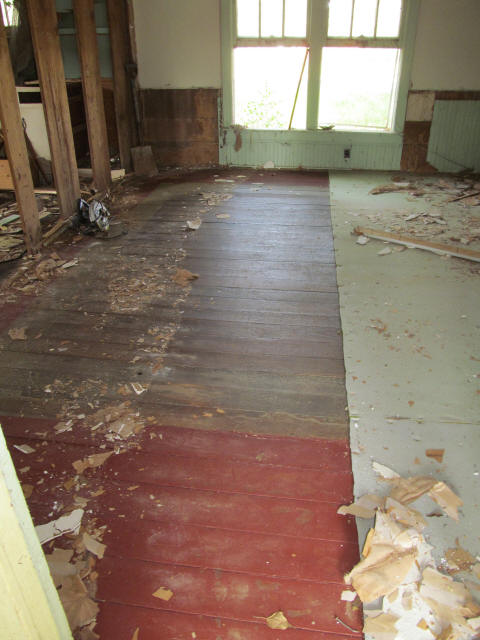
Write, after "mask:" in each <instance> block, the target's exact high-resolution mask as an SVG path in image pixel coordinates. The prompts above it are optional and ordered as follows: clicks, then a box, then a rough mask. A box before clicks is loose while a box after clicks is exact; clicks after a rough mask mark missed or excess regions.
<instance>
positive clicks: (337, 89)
mask: <svg viewBox="0 0 480 640" xmlns="http://www.w3.org/2000/svg"><path fill="white" fill-rule="evenodd" d="M397 60H398V49H363V48H361V49H360V48H348V49H347V48H343V47H342V48H340V47H339V48H336V47H331V48H330V47H326V48H325V49H324V50H323V54H322V75H321V83H320V110H319V124H320V125H326V124H335V125H339V126H353V127H375V128H379V129H385V128H389V127H390V125H391V123H390V117H391V116H390V114H391V102H392V96H393V95H394V93H395V89H396V85H397Z"/></svg>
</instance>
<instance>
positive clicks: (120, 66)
mask: <svg viewBox="0 0 480 640" xmlns="http://www.w3.org/2000/svg"><path fill="white" fill-rule="evenodd" d="M107 10H108V28H109V33H110V50H111V55H112V69H113V98H114V101H115V118H116V121H117V131H118V146H119V151H120V163H121V166H122V167H123V168H124V169H125V171H127V172H128V171H131V170H132V157H131V154H130V149H131V148H132V147H135V146H137V144H138V138H137V131H136V120H135V107H134V104H133V96H132V86H131V79H130V75H129V74H128V72H127V65H128V64H129V63H130V62H131V54H130V37H129V27H128V25H129V20H128V8H127V6H126V4H125V0H107Z"/></svg>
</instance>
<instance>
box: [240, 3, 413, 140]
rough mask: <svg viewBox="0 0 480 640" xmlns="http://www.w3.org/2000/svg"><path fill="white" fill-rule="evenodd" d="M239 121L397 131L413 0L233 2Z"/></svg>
mask: <svg viewBox="0 0 480 640" xmlns="http://www.w3.org/2000/svg"><path fill="white" fill-rule="evenodd" d="M232 1H233V2H234V6H235V12H234V18H233V20H234V38H233V70H232V76H233V80H232V84H233V121H234V123H235V124H237V125H241V126H244V127H248V128H251V129H280V130H284V129H290V128H293V129H306V128H309V129H316V128H325V127H326V128H332V126H333V127H335V128H336V129H359V130H365V129H367V130H377V131H391V130H392V129H393V123H394V116H395V107H396V98H397V91H398V82H399V76H400V68H401V61H402V41H401V32H402V23H403V19H404V13H405V5H406V3H407V0H403V1H402V0H329V1H328V0H232Z"/></svg>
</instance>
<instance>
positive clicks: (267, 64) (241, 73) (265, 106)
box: [233, 47, 308, 129]
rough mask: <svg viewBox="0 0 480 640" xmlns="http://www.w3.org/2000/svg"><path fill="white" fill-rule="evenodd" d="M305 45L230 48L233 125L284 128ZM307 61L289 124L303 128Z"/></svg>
mask: <svg viewBox="0 0 480 640" xmlns="http://www.w3.org/2000/svg"><path fill="white" fill-rule="evenodd" d="M305 52H306V49H305V47H238V48H237V49H235V50H234V58H233V59H234V93H235V116H234V119H235V124H239V125H242V126H244V127H248V128H249V129H288V123H289V121H290V115H291V113H292V107H293V103H294V100H295V93H296V91H297V86H298V81H299V79H300V72H301V70H302V65H303V61H304V59H305ZM307 78H308V63H307V64H306V65H305V71H304V74H303V80H302V86H301V89H300V92H299V96H298V100H297V106H296V109H295V116H294V119H293V123H292V127H293V128H295V129H305V127H306V113H307Z"/></svg>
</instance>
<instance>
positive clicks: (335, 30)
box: [328, 0, 352, 37]
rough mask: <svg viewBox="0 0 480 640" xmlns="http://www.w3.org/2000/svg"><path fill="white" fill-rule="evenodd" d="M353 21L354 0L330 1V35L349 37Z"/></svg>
mask: <svg viewBox="0 0 480 640" xmlns="http://www.w3.org/2000/svg"><path fill="white" fill-rule="evenodd" d="M351 20H352V0H330V3H329V9H328V35H329V36H330V37H342V36H343V37H348V36H349V35H350V23H351Z"/></svg>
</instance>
